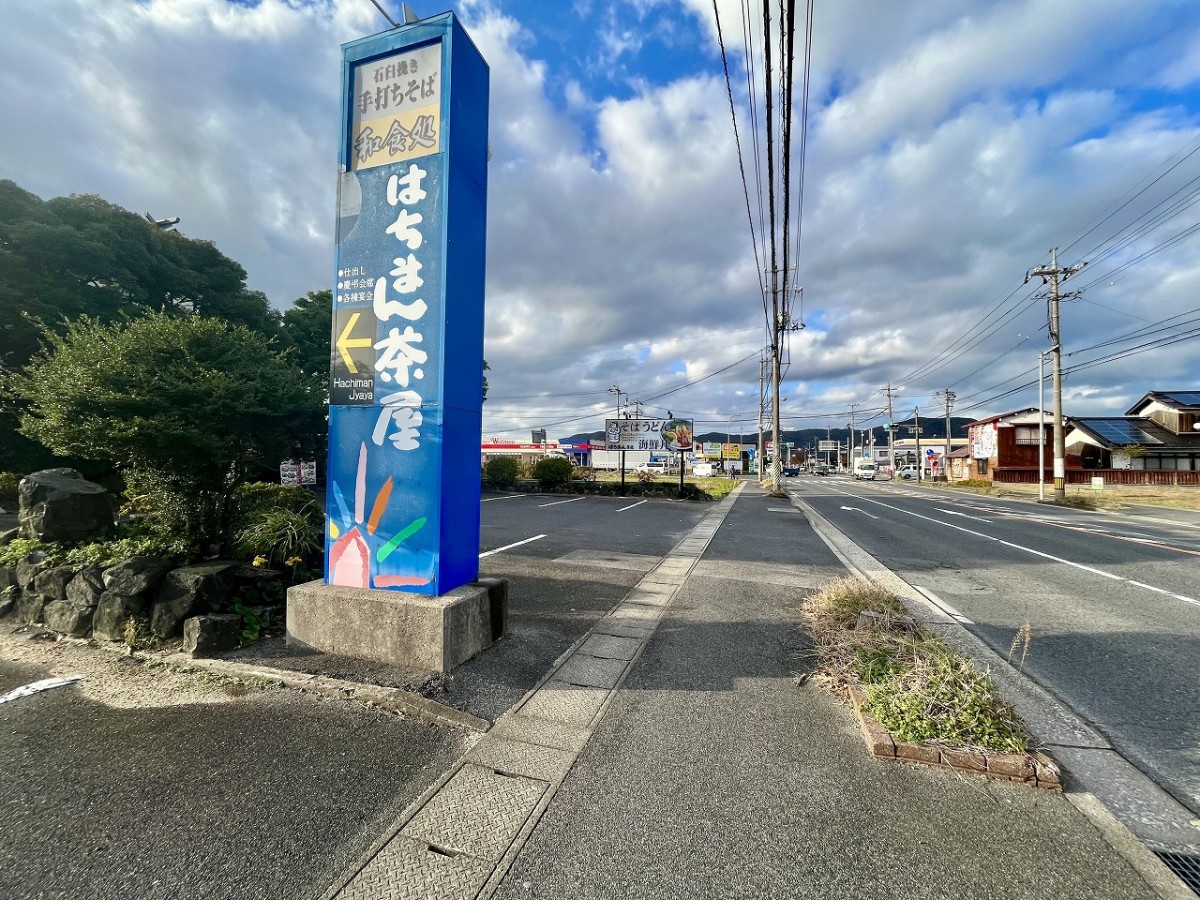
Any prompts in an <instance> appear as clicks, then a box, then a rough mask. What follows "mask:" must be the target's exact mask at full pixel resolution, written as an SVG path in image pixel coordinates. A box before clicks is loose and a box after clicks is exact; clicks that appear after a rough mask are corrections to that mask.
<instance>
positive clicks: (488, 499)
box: [479, 494, 525, 503]
mask: <svg viewBox="0 0 1200 900" xmlns="http://www.w3.org/2000/svg"><path fill="white" fill-rule="evenodd" d="M524 496H525V494H509V495H508V496H507V497H488V498H487V499H486V500H480V501H479V502H480V503H491V502H492V501H493V500H515V499H516V498H517V497H524Z"/></svg>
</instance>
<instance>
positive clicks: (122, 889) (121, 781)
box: [0, 626, 468, 900]
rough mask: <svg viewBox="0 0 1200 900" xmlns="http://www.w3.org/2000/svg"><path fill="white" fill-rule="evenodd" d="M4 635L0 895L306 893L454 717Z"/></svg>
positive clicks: (391, 803)
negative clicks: (47, 685) (394, 711)
mask: <svg viewBox="0 0 1200 900" xmlns="http://www.w3.org/2000/svg"><path fill="white" fill-rule="evenodd" d="M10 631H11V626H9V627H7V628H5V629H4V632H3V635H2V636H0V659H2V660H3V661H2V662H0V688H2V689H3V690H4V691H7V690H10V689H11V688H13V687H16V686H18V685H20V684H26V683H28V682H29V681H33V680H37V679H41V678H45V677H47V676H49V675H52V674H53V675H63V674H70V673H74V674H82V675H83V676H84V677H83V680H82V681H80V682H78V683H76V684H74V685H71V686H68V687H62V688H55V689H52V690H47V691H44V692H42V693H38V694H35V695H33V696H30V697H26V698H24V699H19V700H14V701H11V702H8V703H5V704H4V705H2V706H0V760H3V765H0V834H3V835H4V840H3V841H0V896H3V897H5V898H9V900H25V898H29V900H32V898H71V900H93V898H94V900H102V898H103V900H109V898H112V897H131V898H132V897H136V898H139V900H160V898H161V900H168V898H169V900H177V898H179V897H189V898H212V900H228V898H231V897H237V898H239V900H241V898H247V900H255V898H261V900H278V898H281V897H315V896H319V895H320V893H321V892H322V891H323V890H324V889H325V888H326V887H327V885H328V884H329V882H330V881H331V880H332V879H333V878H334V877H335V876H336V874H337V873H338V872H340V871H341V870H342V869H343V868H344V867H345V866H346V865H348V864H349V863H350V862H351V861H352V860H353V859H355V858H356V857H357V856H358V855H359V854H360V853H361V852H362V851H363V850H364V849H365V847H366V845H367V844H368V843H369V842H370V841H371V840H372V839H373V838H374V836H375V835H376V834H377V832H378V831H379V829H380V828H382V827H383V823H385V822H387V821H390V819H391V818H392V817H394V816H395V815H396V813H397V812H398V811H399V810H400V809H403V807H404V806H405V805H406V804H407V803H408V802H410V801H411V800H412V799H413V798H414V797H416V796H417V795H419V794H420V792H421V791H422V790H424V788H425V787H426V786H427V785H428V784H429V783H430V782H431V781H433V780H434V779H436V778H437V777H438V775H439V774H440V773H441V772H442V771H443V770H444V768H445V767H446V765H448V764H449V762H450V761H451V760H453V759H454V758H455V757H456V756H457V755H458V754H459V753H460V752H461V750H462V748H463V746H464V741H466V740H468V738H467V736H466V735H465V734H464V733H463V732H459V731H453V730H450V729H446V728H438V727H433V726H430V725H428V724H427V723H425V722H424V721H421V720H417V719H409V718H403V717H400V716H397V715H391V714H385V713H382V712H379V711H375V710H371V709H369V708H367V707H365V706H362V705H359V704H349V703H339V702H331V701H325V700H319V699H314V698H312V697H309V696H306V695H301V694H298V693H294V692H291V691H284V690H259V689H255V688H251V687H247V686H246V685H237V684H228V683H221V682H220V681H214V680H211V679H200V678H196V677H194V676H184V675H178V674H173V673H171V672H169V671H163V670H148V669H146V668H145V667H144V666H142V665H141V664H139V663H137V662H136V661H134V660H130V659H128V658H123V657H120V656H117V655H116V654H113V653H111V652H108V651H102V650H98V649H89V648H88V647H86V646H85V645H82V644H79V643H71V644H65V643H64V644H56V643H52V642H47V641H42V642H29V641H22V640H19V639H18V638H14V637H13V636H12V635H11V634H10Z"/></svg>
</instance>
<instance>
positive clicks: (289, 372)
mask: <svg viewBox="0 0 1200 900" xmlns="http://www.w3.org/2000/svg"><path fill="white" fill-rule="evenodd" d="M44 339H45V342H46V344H45V347H44V349H42V350H40V351H39V352H38V353H37V354H36V355H35V356H34V358H33V359H32V360H31V361H30V363H29V365H28V366H27V367H26V369H25V371H24V372H23V373H22V374H19V375H16V376H13V377H10V378H9V379H8V388H9V391H10V393H11V394H12V395H13V396H15V397H16V398H18V399H19V400H21V401H22V402H23V403H24V405H25V410H24V412H23V414H22V415H21V431H22V432H23V433H24V434H25V435H27V436H29V437H31V438H33V439H35V440H37V441H40V442H41V443H42V444H44V445H45V446H46V447H48V448H50V449H51V450H52V451H54V452H55V453H59V454H70V455H74V456H80V457H84V458H86V459H103V460H110V461H112V462H113V463H115V464H116V465H117V466H118V467H119V468H121V469H122V470H124V471H125V473H126V481H127V484H128V485H129V486H130V487H131V489H132V490H131V493H137V492H138V491H142V492H144V493H152V494H154V495H155V496H154V498H153V502H152V503H151V504H150V507H152V508H153V509H154V510H155V512H156V513H158V514H159V515H161V516H164V517H165V518H164V524H165V525H166V526H167V527H169V528H171V529H172V530H174V531H176V532H182V534H179V535H177V536H185V537H190V538H192V539H194V540H195V541H196V544H197V546H199V547H202V548H210V547H213V546H214V545H217V546H219V545H220V543H221V537H222V535H223V533H224V526H225V524H226V521H225V519H226V516H227V511H228V500H229V496H230V494H231V492H232V490H233V488H235V487H236V486H237V485H238V484H239V483H241V482H242V481H244V480H246V478H247V477H248V476H252V475H254V474H255V471H256V469H257V470H261V468H262V467H263V466H264V464H265V465H267V466H270V467H274V465H275V464H276V462H277V461H278V460H279V459H281V458H283V457H286V456H289V455H291V454H292V452H293V451H294V449H295V447H296V445H297V443H298V442H299V441H302V440H303V438H304V430H305V429H306V428H310V427H311V423H312V421H313V419H314V417H320V416H321V415H322V410H321V407H320V402H319V399H317V398H314V396H313V394H312V392H311V391H310V390H308V389H307V385H306V384H305V379H304V378H303V377H302V376H301V374H300V373H299V372H298V371H297V370H296V368H295V367H293V366H292V365H291V364H290V362H289V361H288V360H286V359H285V358H284V356H283V355H282V354H280V353H279V352H277V351H276V350H275V348H274V347H273V346H272V344H271V342H270V341H269V340H268V339H267V338H266V337H264V336H262V335H260V334H257V333H256V332H254V331H251V330H250V329H249V328H247V327H245V326H242V325H232V324H229V323H227V322H224V321H221V320H219V319H213V318H206V317H201V316H197V315H172V314H168V313H162V312H156V313H149V314H147V315H145V316H143V317H141V318H138V319H133V320H130V321H127V322H119V323H109V324H105V323H103V322H100V321H99V320H97V319H94V318H90V317H86V316H85V317H81V318H79V319H77V320H76V321H75V322H72V323H71V324H70V325H69V326H68V327H67V328H66V331H65V333H62V334H59V333H57V332H54V331H51V330H49V329H47V330H46V331H45V332H44Z"/></svg>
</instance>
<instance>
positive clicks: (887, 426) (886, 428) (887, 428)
mask: <svg viewBox="0 0 1200 900" xmlns="http://www.w3.org/2000/svg"><path fill="white" fill-rule="evenodd" d="M883 430H884V431H891V430H892V423H891V422H884V423H883Z"/></svg>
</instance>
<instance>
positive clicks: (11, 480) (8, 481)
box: [0, 472, 21, 506]
mask: <svg viewBox="0 0 1200 900" xmlns="http://www.w3.org/2000/svg"><path fill="white" fill-rule="evenodd" d="M20 484H21V476H20V475H17V474H15V473H14V472H0V504H7V505H9V506H16V505H17V488H18V486H19V485H20Z"/></svg>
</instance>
